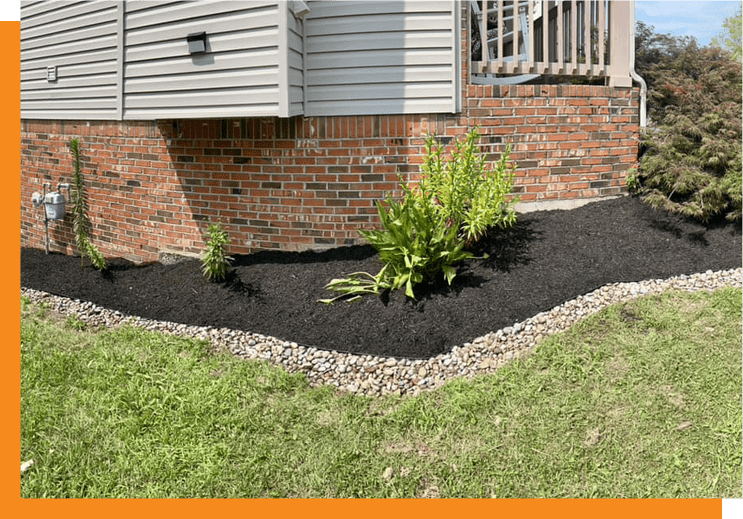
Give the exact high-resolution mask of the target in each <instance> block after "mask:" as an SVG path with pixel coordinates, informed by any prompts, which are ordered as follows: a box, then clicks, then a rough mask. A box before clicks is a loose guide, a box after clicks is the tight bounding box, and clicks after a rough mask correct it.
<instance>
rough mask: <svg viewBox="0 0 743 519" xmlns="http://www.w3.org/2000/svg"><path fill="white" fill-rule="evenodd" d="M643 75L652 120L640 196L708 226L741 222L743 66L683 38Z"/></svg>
mask: <svg viewBox="0 0 743 519" xmlns="http://www.w3.org/2000/svg"><path fill="white" fill-rule="evenodd" d="M677 43H678V42H677ZM641 73H642V72H641ZM644 74H645V76H646V77H648V78H649V81H648V83H649V85H650V87H649V99H648V106H649V109H650V110H649V116H650V123H649V128H648V131H647V132H646V133H645V136H644V137H643V142H642V144H643V147H644V148H645V149H646V152H645V154H644V155H643V156H642V159H641V162H640V169H639V175H638V178H637V180H639V184H640V185H639V186H638V189H637V190H636V191H637V192H638V193H639V194H640V196H641V197H642V198H643V199H644V200H645V201H646V202H647V203H649V204H651V205H652V206H654V207H659V208H661V207H662V208H664V209H666V210H668V211H671V212H676V213H680V214H683V215H686V216H689V217H693V218H697V219H699V220H702V221H706V220H708V219H710V218H713V217H716V216H717V215H724V216H725V217H726V218H727V219H729V220H740V218H741V189H742V184H741V170H742V168H741V161H742V156H741V63H740V61H737V60H734V59H731V58H730V55H729V54H728V53H727V52H725V51H723V50H721V49H718V48H710V47H701V48H700V47H698V46H697V44H696V42H695V41H694V40H690V41H686V40H684V41H682V42H680V43H678V44H677V45H676V46H675V47H674V52H673V53H666V54H659V59H658V61H656V62H654V63H652V64H651V63H649V64H648V65H647V66H646V67H645V70H644Z"/></svg>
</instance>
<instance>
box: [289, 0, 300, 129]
mask: <svg viewBox="0 0 743 519" xmlns="http://www.w3.org/2000/svg"><path fill="white" fill-rule="evenodd" d="M292 4H293V3H292V2H288V3H287V5H288V6H289V9H288V10H287V16H286V20H287V28H288V29H287V34H286V38H287V49H288V56H287V71H288V78H287V82H288V85H289V92H288V93H289V113H288V115H289V116H290V117H291V116H295V115H302V114H304V28H303V26H302V24H303V21H302V20H301V19H297V18H295V17H294V13H293V12H292V8H293V5H292Z"/></svg>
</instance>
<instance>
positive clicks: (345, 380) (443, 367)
mask: <svg viewBox="0 0 743 519" xmlns="http://www.w3.org/2000/svg"><path fill="white" fill-rule="evenodd" d="M742 275H743V269H741V268H738V269H731V270H723V271H717V272H712V271H711V270H708V271H707V272H705V273H699V274H692V275H682V276H674V277H672V278H668V279H654V280H648V281H641V282H636V283H613V284H609V285H605V286H603V287H601V288H599V289H597V290H594V291H593V292H590V293H588V294H585V295H582V296H579V297H577V298H576V299H573V300H571V301H567V302H565V303H563V304H561V305H559V306H556V307H555V308H553V309H552V310H549V311H546V312H542V313H539V314H537V315H535V316H534V317H531V318H529V319H527V320H525V321H523V322H520V323H515V324H514V325H513V326H509V327H506V328H503V329H501V330H498V331H496V332H492V333H489V334H487V335H485V336H483V337H479V338H477V339H475V340H473V341H472V342H468V343H465V344H463V345H461V346H456V347H454V348H452V350H451V351H450V352H448V353H445V354H441V355H437V356H436V357H432V358H430V359H425V360H413V359H400V358H394V357H374V356H371V355H356V354H349V353H339V352H336V351H327V350H322V349H318V348H315V347H308V346H301V345H298V344H297V343H295V342H288V341H283V340H280V339H276V338H274V337H267V336H265V335H260V334H256V333H251V332H245V331H240V330H232V329H228V328H213V327H207V326H188V325H184V324H178V323H172V322H164V321H154V320H151V319H144V318H141V317H137V316H128V315H124V314H122V313H120V312H117V311H112V310H108V309H106V308H103V307H100V306H98V305H95V304H93V303H90V302H86V301H80V300H73V299H68V298H65V297H60V296H55V295H52V294H49V293H46V292H41V291H38V290H32V289H28V288H21V295H23V296H25V297H27V298H28V299H29V300H30V301H32V302H34V303H44V304H45V305H46V306H47V307H48V308H49V309H50V310H52V311H54V312H57V313H59V314H61V315H63V316H71V315H75V316H77V317H78V318H79V319H80V320H81V321H83V322H85V323H86V324H88V325H89V326H91V327H92V328H98V327H106V328H109V327H113V326H119V325H121V324H124V323H128V324H130V325H132V326H136V327H141V328H145V329H147V330H151V331H158V332H163V333H166V334H176V335H180V336H186V337H192V338H196V339H202V340H207V341H209V342H210V343H211V344H212V346H213V347H214V348H215V349H216V350H218V351H230V352H232V353H233V354H234V355H236V356H238V357H240V358H243V359H263V360H266V361H268V362H270V363H272V364H275V365H280V366H283V367H284V368H285V369H287V370H288V371H289V372H290V373H296V372H301V373H304V374H305V375H306V377H307V380H308V381H309V383H310V385H311V386H320V385H323V384H330V385H333V386H335V387H338V388H340V389H341V390H344V391H349V392H351V393H356V394H362V395H373V396H379V395H386V394H396V395H417V394H418V393H419V392H421V391H425V390H430V389H434V388H437V387H440V386H442V385H443V384H444V383H445V382H447V381H449V380H451V379H452V378H455V377H472V376H473V375H477V374H482V373H492V372H493V371H495V370H496V369H498V368H499V367H500V366H502V365H503V364H505V363H507V362H509V361H510V360H512V359H514V358H517V357H520V356H522V355H524V354H526V353H528V352H530V351H531V350H532V349H533V348H534V346H535V345H536V344H538V343H539V341H540V340H542V339H543V338H544V337H546V336H548V335H551V334H554V333H558V332H562V331H564V330H566V329H568V328H569V327H570V326H572V325H573V324H575V323H576V322H577V321H579V320H580V319H583V318H585V317H587V316H589V315H591V314H594V313H596V312H598V311H599V310H601V309H603V308H604V307H606V306H608V305H610V304H613V303H618V302H622V301H627V300H630V299H634V298H637V297H641V296H645V295H650V294H658V293H661V292H663V291H666V290H671V289H675V290H682V291H687V292H693V291H697V290H714V289H717V288H722V287H728V286H730V287H738V288H741V286H742V285H743V279H742Z"/></svg>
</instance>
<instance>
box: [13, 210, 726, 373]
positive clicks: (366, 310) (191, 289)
mask: <svg viewBox="0 0 743 519" xmlns="http://www.w3.org/2000/svg"><path fill="white" fill-rule="evenodd" d="M93 240H94V241H95V236H93ZM474 252H476V254H478V255H480V254H482V253H483V252H487V253H488V254H489V255H490V258H489V259H487V260H470V261H466V262H464V263H463V264H462V265H461V266H460V267H459V269H458V275H457V277H456V278H455V280H454V282H453V284H452V286H448V285H446V282H444V281H443V280H441V281H440V282H439V283H436V284H425V285H419V286H418V287H417V289H416V291H415V293H416V299H417V300H416V301H413V300H409V299H407V298H406V297H405V295H404V294H403V293H402V292H395V293H391V294H384V295H383V296H382V297H377V296H373V295H372V296H366V297H364V298H363V299H362V300H360V301H355V302H352V303H347V302H343V301H341V302H337V303H335V304H334V305H331V306H327V305H324V304H321V303H318V302H317V300H318V299H322V298H327V297H332V296H334V295H337V294H335V293H333V292H328V291H327V290H325V289H324V288H323V287H324V285H325V284H326V283H327V282H329V281H330V280H331V279H332V278H336V277H344V276H346V275H348V274H349V273H351V272H357V271H367V272H369V273H371V274H376V273H377V272H378V271H379V269H380V268H381V266H382V265H381V263H380V262H379V260H378V256H377V254H376V252H375V251H374V249H372V248H371V247H369V246H353V247H341V248H336V249H332V250H327V251H323V252H302V253H289V252H258V253H255V254H250V255H242V256H240V255H239V256H236V257H235V261H234V263H233V265H232V268H231V271H230V275H229V278H228V280H227V282H225V283H209V282H207V281H205V280H204V277H203V276H202V273H201V265H200V262H199V261H198V260H195V259H189V260H185V261H182V262H179V263H176V264H171V265H163V264H160V263H152V264H146V265H141V266H137V265H134V264H133V263H131V262H129V261H126V260H123V259H117V258H112V259H109V263H110V267H109V269H108V271H107V272H103V273H101V272H98V271H96V270H95V269H93V268H92V267H90V266H86V267H85V268H81V267H80V259H79V258H74V257H68V256H64V255H61V254H55V253H50V254H48V255H47V254H45V253H44V251H43V250H38V249H25V248H24V249H21V285H22V286H24V287H27V288H33V289H37V290H43V291H46V292H50V293H52V294H56V295H60V296H65V297H69V298H73V299H81V300H85V301H91V302H94V303H96V304H98V305H101V306H104V307H106V308H109V309H113V310H119V311H121V312H123V313H125V314H130V315H139V316H142V317H147V318H151V319H156V320H162V321H173V322H178V323H184V324H192V325H199V326H206V325H208V326H215V327H227V328H233V329H240V330H248V331H251V332H256V333H262V334H265V335H271V336H273V337H277V338H280V339H284V340H288V341H294V342H297V343H299V344H301V345H305V346H315V347H318V348H323V349H328V350H337V351H346V352H352V353H368V354H371V355H378V356H395V357H407V358H429V357H432V356H435V355H437V354H439V353H443V352H446V351H448V350H450V349H451V348H452V347H453V346H458V345H462V344H463V343H465V342H468V341H471V340H472V339H474V338H477V337H480V336H482V335H485V334H487V333H488V332H492V331H496V330H499V329H501V328H504V327H506V326H510V325H512V324H513V323H516V322H520V321H523V320H525V319H527V318H529V317H532V316H534V315H536V314H538V313H539V312H542V311H545V310H549V309H551V308H553V307H555V306H557V305H560V304H561V303H563V302H565V301H568V300H571V299H574V298H575V297H577V296H579V295H581V294H585V293H587V292H590V291H592V290H595V289H596V288H599V287H601V286H603V285H606V284H609V283H615V282H631V281H641V280H645V279H655V278H668V277H672V276H675V275H680V274H693V273H696V272H704V271H707V270H713V271H714V270H727V269H732V268H738V267H740V266H741V225H740V223H728V222H724V221H718V222H714V223H710V224H707V225H702V224H700V223H698V222H694V221H690V220H687V219H685V218H682V217H679V216H675V215H671V214H668V213H666V212H663V211H656V210H654V209H652V208H650V207H648V206H646V205H644V204H643V203H641V202H640V201H639V200H637V199H636V198H632V197H624V198H618V199H612V200H606V201H601V202H594V203H591V204H587V205H585V206H583V207H580V208H577V209H573V210H570V211H559V210H557V211H540V212H534V213H527V214H521V215H519V218H518V221H517V223H516V225H515V226H514V227H513V228H511V229H509V230H507V231H502V232H499V233H493V234H492V235H491V236H489V237H487V238H486V239H485V240H483V242H482V243H481V245H480V247H479V249H478V250H477V251H474Z"/></svg>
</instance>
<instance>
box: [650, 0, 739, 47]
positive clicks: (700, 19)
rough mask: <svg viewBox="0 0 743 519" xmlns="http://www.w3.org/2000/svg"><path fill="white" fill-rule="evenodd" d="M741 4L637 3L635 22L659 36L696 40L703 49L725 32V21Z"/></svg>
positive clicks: (665, 1) (665, 0)
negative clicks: (690, 37) (649, 27)
mask: <svg viewBox="0 0 743 519" xmlns="http://www.w3.org/2000/svg"><path fill="white" fill-rule="evenodd" d="M739 5H741V3H740V2H692V1H679V0H675V1H674V0H671V1H669V0H661V1H655V2H649V1H648V2H646V1H640V0H637V1H636V2H635V19H636V20H638V21H642V22H645V23H646V24H648V25H652V26H653V27H655V32H656V33H658V34H666V33H670V34H672V35H673V36H694V37H695V38H696V39H697V41H698V42H699V44H700V45H707V44H709V42H710V40H711V39H712V38H713V37H715V36H717V35H718V34H719V33H720V32H721V30H722V22H723V21H724V20H725V18H727V17H730V16H733V15H734V14H735V13H736V12H737V7H738V6H739Z"/></svg>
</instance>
